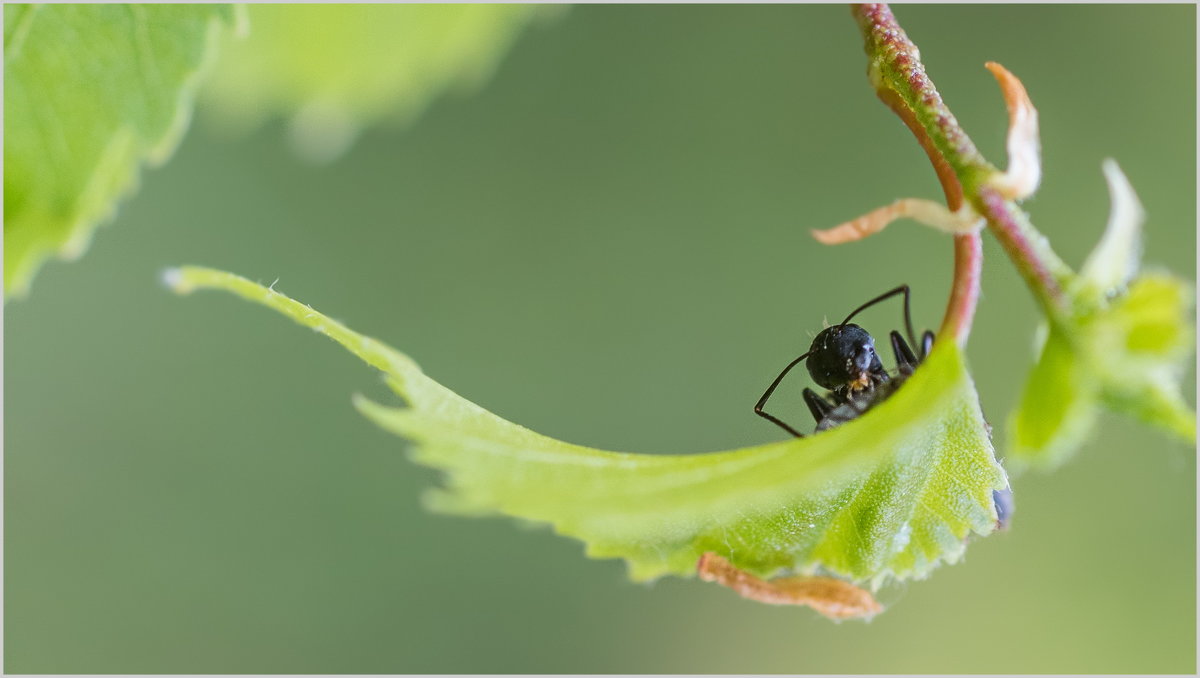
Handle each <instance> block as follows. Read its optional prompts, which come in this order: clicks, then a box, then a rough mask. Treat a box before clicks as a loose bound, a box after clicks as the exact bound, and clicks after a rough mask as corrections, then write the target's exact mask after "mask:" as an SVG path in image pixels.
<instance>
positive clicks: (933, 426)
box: [166, 267, 1008, 588]
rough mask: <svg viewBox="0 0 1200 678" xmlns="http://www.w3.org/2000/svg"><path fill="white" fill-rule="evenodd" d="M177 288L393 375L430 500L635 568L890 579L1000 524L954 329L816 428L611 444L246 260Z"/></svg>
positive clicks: (184, 273) (378, 416) (395, 426)
mask: <svg viewBox="0 0 1200 678" xmlns="http://www.w3.org/2000/svg"><path fill="white" fill-rule="evenodd" d="M166 281H167V283H168V284H169V285H170V286H171V287H172V288H173V289H174V290H175V291H176V292H179V293H187V292H191V291H193V290H197V289H220V290H225V291H228V292H232V293H234V294H236V295H238V296H241V297H243V298H245V299H248V300H250V301H253V302H256V303H259V304H263V305H264V306H267V307H269V308H272V309H274V310H276V311H278V312H280V313H282V314H284V315H286V316H288V317H290V318H291V319H292V320H294V321H296V322H298V323H300V324H301V325H305V326H307V327H310V328H312V329H314V330H317V331H318V332H321V333H322V334H325V335H327V336H329V337H330V338H331V339H333V340H334V341H336V342H338V343H339V344H341V345H342V346H343V347H345V348H346V349H347V350H349V351H350V352H351V353H353V354H354V355H356V356H358V357H359V358H361V359H362V360H363V361H364V362H366V363H367V364H369V365H371V366H373V367H375V368H376V369H379V370H380V371H382V372H383V373H384V374H385V377H386V381H387V383H388V385H389V386H390V387H391V388H392V390H394V391H395V392H396V394H397V395H399V396H400V397H401V398H403V399H404V400H405V401H406V403H407V407H391V406H387V405H382V404H379V403H375V402H372V401H370V400H367V399H365V398H363V397H361V396H359V397H356V398H355V405H356V406H357V407H358V409H359V410H360V411H361V412H362V413H363V414H364V415H366V416H367V418H369V419H370V420H372V421H373V422H375V423H376V424H378V425H379V426H381V427H383V428H384V429H386V430H388V431H392V432H393V433H396V434H397V435H400V436H403V437H405V438H408V439H409V440H412V441H413V442H414V443H415V446H414V449H413V453H412V456H413V460H414V461H416V462H417V463H420V464H424V465H426V466H431V467H433V468H437V469H441V470H442V471H444V472H445V485H444V487H442V488H439V489H437V490H434V491H433V492H432V493H431V494H430V496H429V498H428V499H429V500H428V505H429V506H430V507H431V508H433V509H435V510H438V511H444V512H449V513H455V514H461V515H471V516H480V515H488V514H497V513H499V514H504V515H509V516H513V517H517V518H523V519H526V520H531V521H536V522H541V523H547V524H549V525H551V526H552V527H553V528H554V530H555V531H556V532H558V533H559V534H562V535H566V536H569V537H575V538H577V539H579V540H581V541H583V542H585V543H586V551H587V555H588V556H591V557H593V558H622V559H624V560H625V561H626V562H627V563H628V565H629V574H630V577H631V578H632V579H635V580H649V579H653V578H656V577H660V576H663V575H680V576H692V575H693V574H694V572H695V568H696V564H697V561H698V560H699V558H700V556H701V554H703V553H704V552H707V551H713V552H716V553H718V554H720V555H722V556H724V557H726V558H728V559H729V560H731V561H732V562H733V563H734V564H735V565H737V566H738V567H740V568H742V569H744V570H747V571H749V572H752V573H754V574H757V575H760V576H771V575H775V574H779V573H781V572H783V571H791V572H798V573H802V574H808V573H817V572H823V573H827V574H833V575H836V576H839V577H842V578H844V579H849V580H851V581H854V582H865V583H868V584H869V585H870V586H872V587H875V588H877V587H878V586H880V585H882V584H883V583H885V582H887V581H888V580H891V579H896V580H902V579H909V578H920V577H924V576H925V575H927V574H928V573H929V572H930V571H931V570H932V569H933V568H934V567H935V566H936V565H938V564H939V563H942V562H954V561H955V560H957V559H958V558H959V557H960V556H961V555H962V553H963V551H964V549H965V548H966V538H967V537H968V536H969V535H971V534H972V533H973V534H976V535H986V534H989V533H990V532H992V531H993V529H994V527H995V523H996V513H995V508H994V506H993V503H992V491H993V490H996V489H1001V488H1004V487H1006V486H1007V484H1008V483H1007V478H1006V476H1005V473H1004V470H1003V469H1002V468H1001V467H1000V465H999V464H998V463H997V462H996V459H995V457H994V456H993V451H992V445H991V442H990V440H989V436H988V432H987V425H986V424H985V422H984V420H983V417H982V415H981V413H980V409H979V402H978V396H977V394H976V392H975V388H974V385H973V383H972V381H971V378H970V376H969V375H968V373H967V370H966V366H965V364H964V362H963V357H962V353H961V352H960V349H959V348H958V347H957V346H956V345H955V344H954V342H949V341H947V342H940V343H939V344H938V345H937V347H936V348H935V349H934V351H933V353H932V354H931V355H930V356H929V358H928V360H927V361H926V362H925V363H924V364H923V365H922V366H921V368H920V369H918V370H917V372H916V374H915V375H914V376H913V377H911V378H910V379H909V380H908V381H907V382H906V383H905V385H904V387H903V388H902V389H900V390H899V391H898V392H897V393H896V394H895V395H893V396H892V397H891V398H889V399H888V400H887V401H885V402H884V403H882V404H880V405H879V406H877V407H876V408H874V409H873V410H871V411H870V412H869V413H867V414H866V415H865V416H863V417H862V418H860V419H858V420H856V421H853V422H850V423H848V424H844V425H842V426H840V427H837V428H835V429H832V430H830V431H827V432H825V433H822V434H821V435H818V436H813V437H809V438H804V439H793V440H788V441H784V442H779V443H772V444H768V445H760V446H757V447H748V448H743V449H739V450H730V451H725V452H713V453H708V454H692V455H680V456H675V455H670V456H668V455H650V454H630V453H622V452H607V451H603V450H597V449H593V448H588V447H581V446H578V445H572V444H569V443H565V442H562V441H558V440H554V439H552V438H548V437H546V436H542V435H539V434H537V433H534V432H533V431H530V430H528V429H526V428H523V427H521V426H518V425H517V424H514V423H511V422H509V421H505V420H504V419H501V418H500V417H497V416H496V415H494V414H491V413H490V412H488V411H486V410H484V409H483V408H481V407H479V406H478V405H476V404H474V403H472V402H470V401H468V400H466V399H464V398H462V397H460V396H458V395H456V394H455V393H453V392H451V391H450V390H449V389H447V388H446V387H444V386H442V385H441V384H439V383H437V382H436V381H434V380H432V379H430V378H429V377H427V376H426V375H425V374H424V373H423V372H421V370H420V368H419V367H417V365H416V364H415V363H414V362H413V361H412V360H410V359H409V358H408V357H406V356H405V355H403V354H401V353H399V352H397V351H395V350H393V349H391V348H389V347H388V346H386V345H384V344H382V343H380V342H378V341H376V340H374V339H372V338H370V337H364V336H362V335H360V334H357V333H355V332H354V331H352V330H350V329H348V328H346V327H345V326H343V325H341V324H339V323H337V322H335V321H333V320H331V319H329V318H327V317H325V316H324V315H322V314H320V313H318V312H316V311H314V310H313V309H311V308H309V307H308V306H306V305H304V304H301V303H299V302H297V301H294V300H292V299H290V298H288V297H286V296H284V295H283V294H281V293H279V292H277V291H275V290H273V289H268V288H265V287H263V286H261V285H258V284H256V283H253V282H250V281H249V280H246V279H244V278H241V277H238V276H236V275H233V274H230V273H225V272H222V271H216V270H212V269H205V268H195V267H184V268H180V269H172V270H170V271H168V272H167V274H166Z"/></svg>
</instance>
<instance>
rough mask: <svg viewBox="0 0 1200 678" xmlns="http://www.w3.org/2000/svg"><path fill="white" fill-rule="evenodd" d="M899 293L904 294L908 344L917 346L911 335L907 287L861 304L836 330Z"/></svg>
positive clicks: (911, 327)
mask: <svg viewBox="0 0 1200 678" xmlns="http://www.w3.org/2000/svg"><path fill="white" fill-rule="evenodd" d="M901 293H903V294H904V329H905V330H906V331H907V332H908V340H909V342H911V344H910V345H912V346H917V345H918V344H917V337H916V335H914V334H913V326H912V314H911V313H910V312H909V308H908V285H901V286H899V287H897V288H896V289H894V290H889V291H887V292H884V293H883V294H881V295H879V296H878V297H875V298H874V299H872V300H870V301H868V302H867V303H865V304H863V305H862V306H859V307H858V308H856V309H854V310H853V311H852V312H851V313H850V315H848V316H846V319H845V320H843V321H842V324H841V325H838V328H839V329H841V328H843V327H845V326H846V325H847V324H848V323H849V322H850V320H851V319H853V318H854V316H856V315H858V314H859V313H860V312H861V311H865V310H866V309H868V308H870V307H872V306H874V305H875V304H878V303H879V302H881V301H885V300H887V299H890V298H892V297H894V296H896V295H897V294H901Z"/></svg>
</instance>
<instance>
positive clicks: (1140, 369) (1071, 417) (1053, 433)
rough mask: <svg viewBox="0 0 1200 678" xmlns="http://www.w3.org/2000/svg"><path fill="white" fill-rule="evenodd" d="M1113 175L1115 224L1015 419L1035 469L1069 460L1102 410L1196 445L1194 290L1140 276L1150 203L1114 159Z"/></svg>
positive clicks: (1078, 281) (1157, 275) (1108, 167)
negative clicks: (1191, 375) (1190, 368)
mask: <svg viewBox="0 0 1200 678" xmlns="http://www.w3.org/2000/svg"><path fill="white" fill-rule="evenodd" d="M1104 173H1105V177H1106V178H1107V179H1108V185H1109V191H1110V193H1111V195H1112V213H1111V216H1110V218H1109V223H1108V228H1107V229H1106V230H1105V233H1104V237H1103V238H1102V239H1101V240H1100V243H1099V244H1098V245H1097V246H1096V248H1095V249H1094V250H1093V252H1092V254H1091V255H1090V256H1089V257H1088V260H1087V262H1086V263H1085V264H1084V266H1083V269H1082V272H1081V273H1080V274H1079V275H1072V276H1070V277H1068V278H1067V279H1066V280H1065V282H1066V290H1067V294H1068V295H1069V296H1070V298H1071V302H1072V311H1071V313H1070V314H1068V315H1064V316H1063V317H1056V318H1051V319H1050V321H1049V323H1048V329H1047V327H1043V328H1042V331H1043V333H1044V334H1046V336H1047V339H1046V342H1045V344H1044V345H1043V347H1042V348H1041V349H1040V353H1039V355H1038V358H1037V362H1036V364H1035V365H1034V368H1033V371H1032V372H1031V373H1030V376H1029V379H1028V381H1027V382H1026V384H1025V388H1024V392H1023V394H1022V396H1021V402H1020V404H1019V406H1018V408H1017V410H1016V411H1015V412H1014V413H1013V415H1012V417H1011V418H1010V420H1009V427H1010V432H1011V436H1010V439H1011V446H1012V453H1013V458H1014V459H1017V460H1020V461H1023V462H1028V463H1030V464H1033V465H1036V466H1041V467H1054V466H1057V465H1058V464H1061V463H1062V462H1063V461H1065V460H1066V459H1068V458H1069V457H1070V456H1071V454H1072V453H1074V452H1075V450H1077V449H1078V448H1079V447H1080V445H1082V444H1083V442H1084V441H1085V440H1086V439H1087V436H1088V434H1089V433H1090V432H1091V429H1092V427H1093V424H1094V422H1095V420H1096V414H1097V411H1098V408H1100V407H1102V406H1103V407H1107V408H1108V409H1110V410H1113V411H1116V412H1125V413H1126V414H1130V415H1133V416H1134V417H1136V418H1138V419H1139V420H1141V421H1143V422H1145V423H1147V424H1151V425H1153V426H1157V427H1159V428H1162V429H1164V430H1166V431H1168V432H1170V433H1172V434H1174V435H1177V436H1179V437H1181V438H1183V439H1185V440H1188V441H1190V442H1195V440H1196V416H1195V412H1194V411H1193V409H1192V408H1191V407H1190V406H1189V405H1188V404H1187V402H1186V401H1185V400H1184V399H1183V396H1182V394H1181V392H1180V381H1181V380H1182V378H1183V372H1184V367H1185V365H1186V362H1187V360H1188V358H1189V356H1190V355H1192V349H1193V348H1194V344H1193V335H1192V330H1191V328H1192V321H1191V319H1190V315H1191V310H1192V307H1193V305H1194V299H1193V295H1192V291H1191V287H1190V286H1189V285H1187V284H1186V283H1185V282H1184V281H1182V280H1180V279H1179V278H1176V277H1174V276H1172V275H1170V274H1169V273H1164V272H1150V273H1145V274H1142V275H1140V276H1137V271H1138V268H1139V266H1140V253H1141V225H1142V219H1143V212H1142V207H1141V205H1140V204H1139V202H1138V200H1137V196H1136V195H1135V194H1134V192H1133V189H1132V188H1131V187H1130V186H1129V182H1128V181H1127V180H1126V179H1125V176H1124V175H1123V174H1122V173H1121V170H1120V169H1119V168H1118V167H1117V165H1116V163H1113V162H1112V161H1106V163H1105V166H1104ZM1135 276H1136V277H1135Z"/></svg>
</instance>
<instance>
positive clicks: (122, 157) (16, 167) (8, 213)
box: [4, 4, 233, 298]
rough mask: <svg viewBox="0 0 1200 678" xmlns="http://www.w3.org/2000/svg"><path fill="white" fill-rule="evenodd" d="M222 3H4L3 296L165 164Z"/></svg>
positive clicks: (82, 242)
mask: <svg viewBox="0 0 1200 678" xmlns="http://www.w3.org/2000/svg"><path fill="white" fill-rule="evenodd" d="M232 17H233V9H232V7H231V6H228V5H69V4H68V5H5V6H4V288H5V294H6V296H8V297H10V298H11V297H19V296H24V295H25V294H26V293H27V292H28V290H29V285H30V282H31V281H32V279H33V276H34V274H35V273H36V272H37V270H38V268H39V267H40V266H41V265H42V263H43V262H44V261H45V260H46V259H47V258H48V257H50V256H51V255H53V254H57V255H58V256H60V257H63V258H75V257H78V256H80V255H81V254H82V253H83V251H84V250H85V249H87V245H88V243H89V241H90V240H91V236H92V231H93V229H94V228H95V227H96V225H97V224H99V223H100V222H102V221H104V220H106V219H109V218H111V216H112V214H113V212H114V211H115V205H116V202H117V200H118V199H119V198H120V197H121V196H123V195H125V194H127V193H129V192H131V191H132V190H133V187H134V186H135V184H136V182H137V176H138V169H139V165H140V163H141V162H142V161H147V162H150V163H152V164H160V163H162V162H165V161H166V159H167V158H168V157H169V156H170V154H171V152H172V151H173V150H174V148H175V146H176V144H177V143H178V141H179V139H180V138H181V136H182V134H183V131H184V129H185V128H186V126H187V122H188V119H189V116H190V113H191V99H192V93H193V91H194V89H195V86H196V82H197V79H198V75H199V73H200V72H201V69H202V67H203V65H204V63H205V61H206V59H207V58H208V57H209V55H210V54H211V52H212V47H213V43H214V37H215V34H216V32H217V27H218V24H219V23H220V22H222V21H223V22H230V21H231V20H232Z"/></svg>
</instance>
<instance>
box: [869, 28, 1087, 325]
mask: <svg viewBox="0 0 1200 678" xmlns="http://www.w3.org/2000/svg"><path fill="white" fill-rule="evenodd" d="M851 13H852V14H853V15H854V18H855V20H856V21H857V23H858V26H859V29H860V30H861V31H862V33H863V38H864V43H865V50H866V52H867V56H868V57H869V63H868V67H867V73H868V76H869V77H870V79H871V84H872V85H874V87H875V91H876V93H877V94H878V95H879V98H880V99H882V100H883V102H884V103H885V104H887V105H888V107H889V108H891V109H892V110H893V111H895V112H896V114H897V115H899V116H900V119H901V120H903V121H904V124H905V125H907V126H908V128H909V129H910V130H912V132H913V134H914V135H915V136H916V137H917V141H918V142H919V143H920V144H921V147H922V148H923V149H924V150H925V153H926V154H927V155H928V156H929V159H930V161H931V162H932V163H933V168H934V171H935V172H937V175H938V180H939V181H940V182H941V184H942V190H943V192H944V193H945V194H946V204H947V207H949V208H950V209H951V210H957V209H959V208H960V207H961V206H962V205H963V203H964V202H967V203H969V204H970V205H971V207H972V208H974V209H975V211H976V212H978V213H979V214H980V215H982V216H983V217H984V218H985V219H986V220H987V224H988V227H989V228H990V229H991V230H992V232H993V233H994V234H995V235H996V238H997V240H999V242H1000V244H1001V246H1002V247H1003V248H1004V250H1005V253H1006V254H1008V256H1009V258H1010V259H1012V260H1013V262H1014V263H1015V264H1016V266H1017V269H1018V270H1019V271H1020V272H1021V275H1022V276H1023V277H1024V279H1025V282H1026V283H1027V284H1028V285H1029V288H1030V289H1031V290H1032V291H1033V293H1034V297H1035V298H1036V299H1037V300H1038V302H1039V303H1040V304H1041V305H1042V306H1043V307H1044V308H1045V309H1046V310H1047V311H1049V312H1054V311H1057V310H1061V309H1062V307H1063V305H1064V304H1065V299H1064V296H1063V292H1062V288H1061V285H1060V284H1059V280H1061V279H1062V278H1063V277H1065V275H1067V274H1068V273H1069V272H1070V270H1069V269H1068V268H1067V266H1066V265H1065V264H1064V263H1063V262H1062V260H1060V259H1059V258H1058V256H1057V255H1055V254H1054V252H1053V251H1052V250H1051V249H1050V246H1049V244H1048V243H1047V242H1046V239H1045V238H1044V237H1042V236H1041V234H1040V233H1038V232H1037V230H1036V229H1035V228H1034V227H1033V225H1032V224H1030V223H1029V221H1028V219H1027V218H1026V217H1025V215H1024V213H1023V212H1021V210H1020V209H1019V208H1018V207H1017V206H1016V205H1015V204H1014V203H1013V202H1012V201H1010V200H1006V199H1004V198H1002V197H1001V196H1000V195H999V194H998V193H996V192H995V191H994V190H992V189H990V188H989V187H988V185H987V184H988V180H989V179H991V178H992V177H995V176H998V175H1000V174H1001V172H1000V170H998V169H997V168H996V167H995V166H993V165H992V164H991V163H989V162H988V161H987V160H986V159H985V158H984V157H983V156H982V155H981V154H980V153H979V150H978V149H977V148H976V147H975V144H974V142H972V141H971V138H970V137H969V136H967V133H966V132H965V131H963V129H962V127H960V126H959V124H958V120H957V119H956V118H955V117H954V114H952V113H951V112H950V109H949V108H948V107H947V106H946V104H945V102H944V101H942V97H941V95H940V94H939V93H938V91H937V88H936V87H934V85H933V81H932V80H930V79H929V76H928V75H927V74H926V72H925V67H924V65H922V63H921V55H920V52H919V51H918V50H917V47H916V45H914V44H913V43H912V41H910V40H909V39H908V36H907V35H906V34H905V33H904V29H902V28H901V27H900V24H899V23H897V21H896V17H895V16H894V15H893V14H892V10H891V9H890V8H889V7H888V6H887V5H886V4H861V5H852V6H851ZM979 247H980V246H979V242H978V236H977V235H961V236H956V238H955V244H954V248H955V250H954V251H955V267H954V288H953V292H952V293H951V297H950V303H949V304H948V306H947V309H946V317H945V319H944V320H943V330H942V331H943V332H945V331H947V330H952V331H954V335H955V336H956V337H957V338H958V340H959V342H960V343H962V342H964V341H965V340H966V333H967V332H969V330H970V325H971V320H972V314H973V313H974V309H975V302H976V300H977V298H978V293H979V271H980V265H981V262H982V256H981V255H980V254H979Z"/></svg>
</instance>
